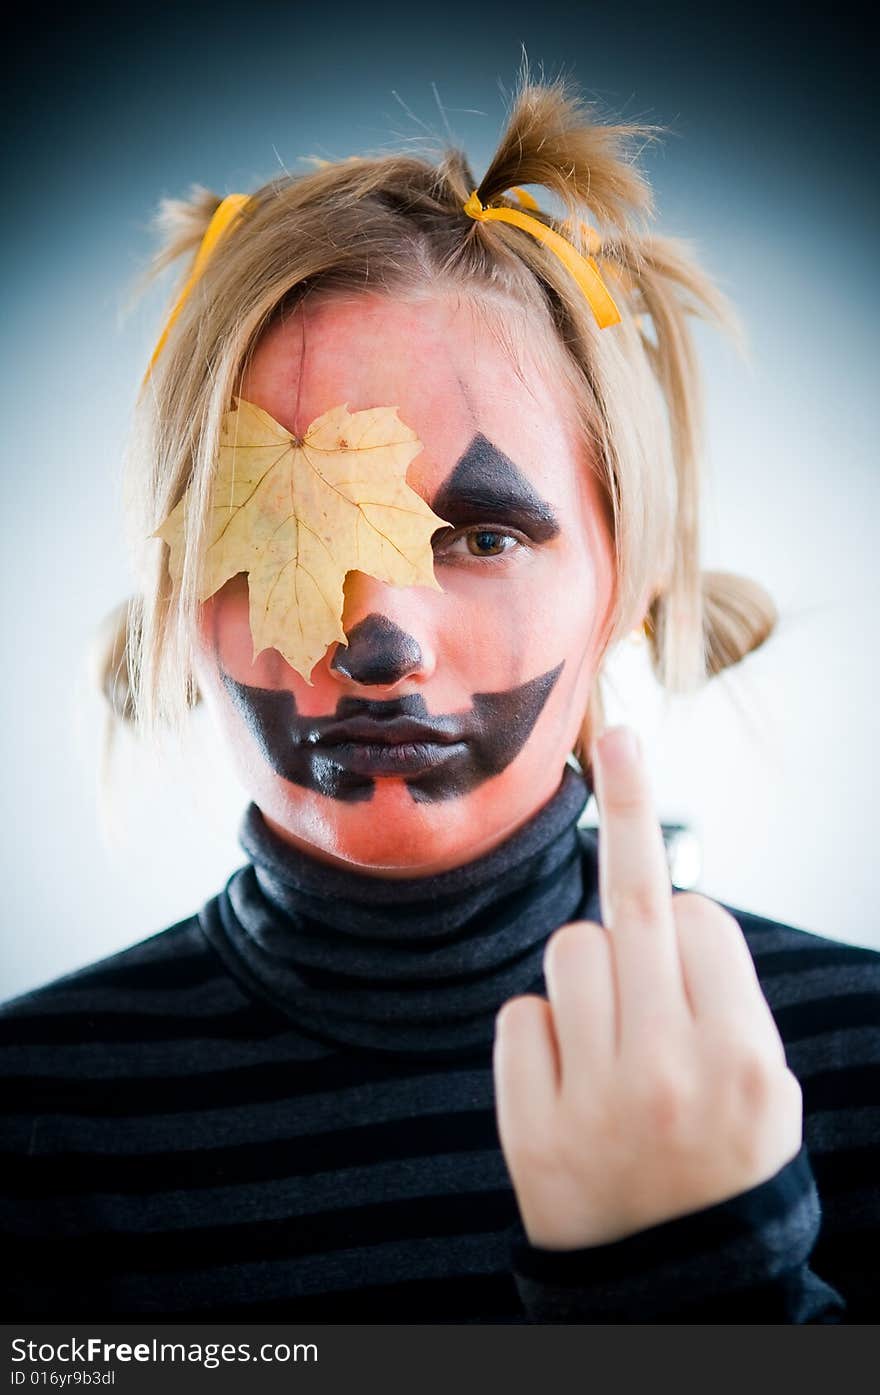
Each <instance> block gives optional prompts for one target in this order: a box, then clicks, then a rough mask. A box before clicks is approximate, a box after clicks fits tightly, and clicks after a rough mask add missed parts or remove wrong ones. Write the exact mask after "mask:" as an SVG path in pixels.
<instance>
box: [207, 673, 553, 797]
mask: <svg viewBox="0 0 880 1395" xmlns="http://www.w3.org/2000/svg"><path fill="white" fill-rule="evenodd" d="M563 667H564V661H563V663H560V664H559V665H557V667H556V668H554V669H551V670H550V671H549V672H548V673H543V674H540V675H539V676H538V677H537V678H532V679H530V680H529V681H528V682H527V683H523V684H521V685H520V686H519V687H516V688H509V689H507V690H505V691H503V692H498V693H475V694H474V699H473V706H472V707H471V708H470V709H469V710H468V711H466V712H456V713H450V714H446V715H439V716H435V715H432V714H430V713H429V712H428V711H427V708H426V706H425V699H424V697H423V696H422V694H421V693H410V694H408V695H407V696H406V697H402V698H397V699H395V700H393V701H389V702H380V701H375V700H372V699H365V698H352V697H345V698H342V699H341V700H340V702H339V703H338V704H337V708H336V712H335V714H334V716H333V717H301V716H300V715H299V713H298V712H297V707H296V699H295V698H294V696H293V694H292V693H290V692H288V691H287V690H285V689H274V688H257V687H252V686H250V685H249V684H247V683H239V682H237V680H236V679H234V678H233V677H232V676H231V675H230V674H228V673H226V672H225V670H224V669H223V668H222V666H221V668H220V675H221V677H222V679H223V682H224V684H225V686H226V689H227V691H228V692H229V694H230V696H231V698H232V700H233V702H234V703H235V706H236V708H237V709H238V711H239V712H240V713H241V715H242V716H243V718H244V720H245V722H246V723H247V725H248V727H249V729H250V731H251V734H252V735H253V737H254V740H255V741H256V743H257V745H258V747H259V749H260V750H261V752H262V754H263V756H264V757H265V759H266V761H267V763H268V764H269V765H270V766H271V768H272V769H273V770H274V771H275V773H276V774H277V775H280V776H281V777H282V779H284V780H290V781H292V782H293V783H294V784H297V785H301V786H302V787H304V788H306V789H312V790H316V791H318V792H319V793H320V794H324V795H327V796H328V798H331V799H342V800H346V801H350V802H358V801H361V800H369V799H372V797H373V792H374V790H375V782H376V779H377V778H382V777H383V776H384V777H385V778H387V777H388V776H395V775H396V776H397V777H398V778H401V779H403V780H404V781H405V782H406V786H407V789H408V791H409V794H410V796H411V798H412V799H413V801H414V802H415V803H417V804H418V803H430V802H435V801H437V800H445V799H454V798H456V797H458V796H461V795H464V794H467V793H468V792H469V791H470V790H472V789H474V788H476V787H477V786H478V785H480V784H482V783H483V782H484V781H485V780H488V779H490V778H491V776H493V775H498V774H500V772H501V771H502V770H504V769H505V768H506V766H508V765H509V764H510V763H511V761H512V760H513V759H514V758H515V757H516V756H517V755H518V754H519V752H520V751H521V750H522V747H523V746H524V745H525V742H526V741H527V740H528V738H529V736H530V735H531V732H532V729H533V728H534V725H535V723H536V722H537V720H538V717H539V716H540V714H541V711H542V709H543V707H544V704H545V702H546V701H547V699H548V697H549V696H550V693H551V692H552V690H553V688H554V686H555V684H556V681H557V679H558V678H559V675H560V673H561V672H562V669H563Z"/></svg>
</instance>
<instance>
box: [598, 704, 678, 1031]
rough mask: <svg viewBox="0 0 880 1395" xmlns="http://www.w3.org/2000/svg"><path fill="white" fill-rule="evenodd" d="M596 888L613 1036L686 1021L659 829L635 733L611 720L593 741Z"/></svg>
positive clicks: (667, 874) (669, 886)
mask: <svg viewBox="0 0 880 1395" xmlns="http://www.w3.org/2000/svg"><path fill="white" fill-rule="evenodd" d="M593 769H594V775H595V784H596V801H597V804H598V806H599V894H600V899H601V905H602V923H603V924H604V926H605V927H606V929H607V930H608V931H609V937H610V943H611V950H612V955H613V959H614V973H615V983H616V989H617V993H616V996H617V1005H618V1017H619V1020H618V1024H617V1027H618V1030H617V1040H618V1044H619V1046H621V1047H623V1046H624V1045H625V1044H626V1042H627V1040H634V1039H636V1038H641V1037H643V1035H644V1034H648V1035H650V1034H651V1033H653V1032H655V1031H656V1030H658V1029H667V1028H671V1027H673V1026H674V1025H675V1023H676V1021H679V1022H681V1024H682V1025H684V1024H685V1023H688V1022H690V1021H691V1013H690V1009H689V1006H688V1000H687V992H686V989H685V984H684V975H683V971H682V965H681V956H680V953H679V945H678V935H677V931H676V927H675V920H674V917H673V914H672V886H671V883H670V879H669V868H668V865H667V861H666V851H665V848H664V846H663V834H662V832H661V829H660V824H659V822H658V820H657V816H656V814H655V812H654V808H653V803H652V800H651V791H650V787H649V784H648V778H647V771H646V769H645V765H644V761H643V759H642V755H641V751H640V749H639V745H638V741H637V739H636V736H635V733H634V732H633V731H631V730H630V729H629V728H628V727H612V728H610V729H609V730H608V731H606V732H605V733H604V734H603V735H602V736H601V737H600V738H599V740H598V741H597V743H596V746H595V750H594V758H593Z"/></svg>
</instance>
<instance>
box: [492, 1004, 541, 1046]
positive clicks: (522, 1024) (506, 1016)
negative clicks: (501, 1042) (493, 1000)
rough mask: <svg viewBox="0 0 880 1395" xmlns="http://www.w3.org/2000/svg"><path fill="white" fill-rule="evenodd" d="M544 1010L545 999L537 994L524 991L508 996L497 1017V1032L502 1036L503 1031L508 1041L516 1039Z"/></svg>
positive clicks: (497, 1034)
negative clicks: (512, 996) (517, 994)
mask: <svg viewBox="0 0 880 1395" xmlns="http://www.w3.org/2000/svg"><path fill="white" fill-rule="evenodd" d="M543 1012H544V1000H543V998H539V997H538V996H537V995H536V994H533V993H523V994H520V995H519V996H518V997H516V998H508V999H507V1002H506V1003H504V1004H503V1005H502V1007H500V1008H499V1010H498V1014H497V1016H496V1018H495V1034H496V1036H500V1035H501V1034H502V1033H503V1034H504V1037H505V1039H506V1040H507V1041H512V1040H515V1039H516V1038H517V1037H518V1036H519V1035H520V1034H521V1033H522V1032H524V1031H526V1030H527V1029H528V1028H529V1027H531V1026H532V1025H533V1023H534V1020H535V1018H536V1017H537V1016H538V1014H539V1013H543Z"/></svg>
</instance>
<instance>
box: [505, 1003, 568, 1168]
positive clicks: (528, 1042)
mask: <svg viewBox="0 0 880 1395" xmlns="http://www.w3.org/2000/svg"><path fill="white" fill-rule="evenodd" d="M493 1068H494V1074H495V1104H496V1109H497V1111H498V1129H499V1133H500V1135H501V1141H502V1144H503V1146H504V1148H505V1151H507V1150H508V1149H510V1148H514V1149H516V1150H517V1151H521V1150H522V1149H523V1148H524V1147H525V1149H526V1150H527V1151H528V1148H529V1145H530V1144H531V1146H534V1145H535V1143H536V1142H538V1141H540V1140H541V1139H544V1138H546V1137H547V1135H548V1133H549V1129H550V1124H551V1120H552V1117H553V1114H554V1112H555V1109H556V1100H557V1095H558V1090H559V1057H558V1052H557V1045H556V1038H555V1034H554V1030H553V1019H552V1010H551V1008H550V1004H549V1003H548V1002H547V1000H546V999H545V998H539V997H537V995H534V994H531V993H529V994H523V995H522V996H521V997H518V998H510V999H508V1001H507V1002H506V1003H505V1004H504V1006H503V1007H502V1008H501V1011H500V1012H499V1013H498V1016H497V1017H496V1019H495V1047H494V1052H493Z"/></svg>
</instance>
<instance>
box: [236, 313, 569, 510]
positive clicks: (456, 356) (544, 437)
mask: <svg viewBox="0 0 880 1395" xmlns="http://www.w3.org/2000/svg"><path fill="white" fill-rule="evenodd" d="M518 314H519V312H514V313H513V314H512V315H511V318H510V320H509V321H508V320H507V319H506V317H505V318H502V317H501V316H499V314H498V311H497V310H496V309H495V307H494V306H492V307H490V308H489V309H488V312H486V311H484V310H483V308H482V307H481V306H480V305H479V304H476V305H475V304H472V303H470V302H468V301H461V300H458V299H455V298H453V297H448V298H440V297H438V298H436V299H425V300H414V301H399V300H392V299H390V298H388V297H384V296H378V295H356V296H353V297H351V298H350V299H342V298H341V297H340V298H332V299H323V300H317V301H315V302H313V303H312V304H311V305H310V304H309V302H308V301H306V303H305V306H304V307H300V308H298V309H297V310H296V311H295V312H294V313H293V314H291V315H289V316H288V317H286V318H285V319H284V320H283V321H278V322H277V323H276V324H275V325H273V326H272V328H271V329H270V330H269V331H268V332H267V334H266V335H265V336H264V337H263V339H262V340H261V341H260V343H259V344H258V345H257V348H256V350H255V353H254V355H253V358H252V360H251V362H250V365H249V367H248V370H247V372H246V374H245V375H244V377H243V379H242V382H241V385H240V394H241V396H242V397H244V398H245V399H247V400H249V401H252V402H254V403H256V404H257V405H258V406H260V407H263V408H264V409H265V410H266V411H267V412H269V414H270V415H271V416H273V417H274V418H275V419H276V421H279V422H280V423H281V424H282V425H283V426H285V427H286V428H287V429H288V430H290V431H291V432H293V433H294V434H297V435H301V434H303V433H304V432H305V430H306V428H307V427H308V426H309V424H310V423H311V422H312V421H314V419H315V418H316V417H318V416H320V415H321V414H322V413H323V412H326V411H327V410H328V409H329V408H330V407H334V406H337V405H339V404H340V403H343V402H344V403H347V404H348V407H349V410H350V411H353V412H354V411H359V410H362V409H364V408H367V407H377V406H396V407H397V408H398V411H399V415H400V417H401V419H402V420H403V421H404V422H406V424H407V425H408V426H410V427H412V429H413V430H414V431H415V432H416V433H417V435H418V436H419V438H420V440H421V441H422V445H423V450H422V452H421V454H420V455H418V456H417V457H416V459H415V460H414V461H413V463H412V464H411V466H410V468H409V470H408V472H407V479H408V481H409V483H410V484H411V485H412V486H413V488H415V489H417V490H418V491H419V492H420V493H422V494H424V495H425V496H426V497H429V498H430V497H431V496H432V495H433V493H434V492H435V491H436V490H437V489H438V488H439V486H440V485H441V484H442V482H443V481H444V480H445V479H446V477H447V476H448V474H449V472H450V471H451V470H452V468H453V467H454V465H455V463H456V461H457V460H459V459H460V457H461V456H462V455H463V454H464V452H465V451H466V450H467V447H468V446H469V444H470V443H471V442H472V441H473V439H474V437H475V436H476V435H478V434H481V435H483V436H485V437H488V439H489V440H490V441H491V442H492V444H493V445H495V446H497V447H498V448H499V450H501V451H502V452H503V453H504V454H505V455H507V456H508V457H509V458H510V459H511V460H513V461H514V462H515V463H516V465H517V467H518V468H519V469H520V470H521V471H522V472H523V474H525V475H526V476H527V477H528V478H529V480H530V481H531V482H532V483H533V484H535V485H537V486H539V487H540V489H541V490H542V492H543V494H544V497H545V498H547V499H548V500H549V501H551V502H555V503H558V504H561V505H564V504H565V503H566V502H571V500H572V499H573V497H574V495H575V494H577V493H580V492H581V489H582V487H583V476H584V473H585V472H584V470H583V460H582V457H583V453H584V447H583V445H582V444H581V442H580V434H579V432H578V429H577V425H576V419H575V415H574V412H573V410H572V402H571V388H570V387H569V386H568V385H567V382H566V380H565V378H564V375H563V366H562V364H561V363H560V362H559V359H560V357H561V354H562V350H561V348H558V347H557V346H555V345H553V344H552V343H551V342H549V340H550V336H549V334H548V333H547V332H546V331H545V330H543V328H541V330H540V336H541V338H540V342H538V343H537V344H535V345H533V346H530V345H529V344H528V343H525V342H523V333H522V331H521V330H520V327H519V325H518V323H517V316H518Z"/></svg>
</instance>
